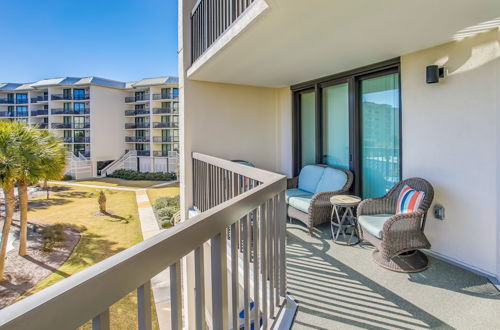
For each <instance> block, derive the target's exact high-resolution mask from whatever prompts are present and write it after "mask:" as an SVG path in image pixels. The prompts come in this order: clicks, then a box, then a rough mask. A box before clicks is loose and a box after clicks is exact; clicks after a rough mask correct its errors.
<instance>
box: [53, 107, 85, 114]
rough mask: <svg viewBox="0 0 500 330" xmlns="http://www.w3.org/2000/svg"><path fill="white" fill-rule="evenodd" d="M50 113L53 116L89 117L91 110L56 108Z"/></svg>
mask: <svg viewBox="0 0 500 330" xmlns="http://www.w3.org/2000/svg"><path fill="white" fill-rule="evenodd" d="M50 113H51V114H52V115H88V114H90V108H85V109H82V110H73V109H63V108H55V109H50Z"/></svg>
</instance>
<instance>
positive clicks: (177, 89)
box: [173, 88, 179, 99]
mask: <svg viewBox="0 0 500 330" xmlns="http://www.w3.org/2000/svg"><path fill="white" fill-rule="evenodd" d="M173 94H174V95H173V96H174V99H177V98H179V88H173Z"/></svg>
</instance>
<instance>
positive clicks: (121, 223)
mask: <svg viewBox="0 0 500 330" xmlns="http://www.w3.org/2000/svg"><path fill="white" fill-rule="evenodd" d="M58 187H60V189H61V190H60V191H59V192H52V193H51V196H50V199H49V200H46V199H45V197H41V198H36V199H33V200H32V201H30V204H31V205H30V211H29V221H32V222H37V223H44V224H56V223H62V224H66V225H68V226H72V227H74V228H78V230H79V231H80V233H81V239H80V241H79V242H78V244H77V246H76V247H75V249H74V251H73V253H72V254H71V256H70V257H69V258H68V260H67V261H66V262H65V263H64V264H63V265H62V266H61V267H60V268H59V269H58V271H57V272H55V273H53V274H51V275H49V276H48V277H47V278H45V279H44V280H42V281H41V282H40V283H38V284H37V285H36V286H35V287H34V288H33V289H32V290H30V291H29V292H28V294H33V293H35V292H38V291H40V290H42V289H44V288H46V287H48V286H50V285H52V284H54V283H56V282H58V281H60V280H62V279H63V278H65V277H68V276H70V275H72V274H75V273H77V272H79V271H81V270H83V269H85V268H87V267H89V266H91V265H93V264H95V263H97V262H99V261H101V260H104V259H106V258H108V257H110V256H112V255H114V254H116V253H118V252H120V251H122V250H124V249H126V248H128V247H130V246H132V245H135V244H137V243H139V242H141V241H142V234H141V228H140V223H139V216H138V212H137V204H136V198H135V192H132V191H116V190H115V191H109V192H108V193H107V200H108V203H107V209H108V212H111V213H112V216H95V215H94V214H95V213H96V212H97V210H98V205H97V198H95V197H89V196H88V193H89V192H93V191H95V189H90V188H83V187H74V186H58ZM123 276H126V274H123ZM135 303H136V294H135V292H133V293H131V294H130V295H128V296H127V297H125V298H124V299H122V300H120V301H119V302H118V303H116V304H115V305H113V306H112V307H111V323H112V328H116V329H135V328H136V324H137V312H136V305H135ZM154 320H155V328H157V322H156V317H154ZM84 328H90V326H89V325H85V327H84Z"/></svg>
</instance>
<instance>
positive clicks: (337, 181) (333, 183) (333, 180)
mask: <svg viewBox="0 0 500 330" xmlns="http://www.w3.org/2000/svg"><path fill="white" fill-rule="evenodd" d="M346 182H347V174H345V172H343V171H341V170H338V169H336V168H331V167H327V168H325V170H324V171H323V175H322V176H321V179H320V180H319V182H318V185H317V186H316V190H315V193H319V192H325V191H336V190H340V189H342V187H344V186H345V184H346Z"/></svg>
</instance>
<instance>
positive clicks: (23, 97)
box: [16, 93, 28, 104]
mask: <svg viewBox="0 0 500 330" xmlns="http://www.w3.org/2000/svg"><path fill="white" fill-rule="evenodd" d="M26 103H28V94H26V93H23V94H16V104H26Z"/></svg>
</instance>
